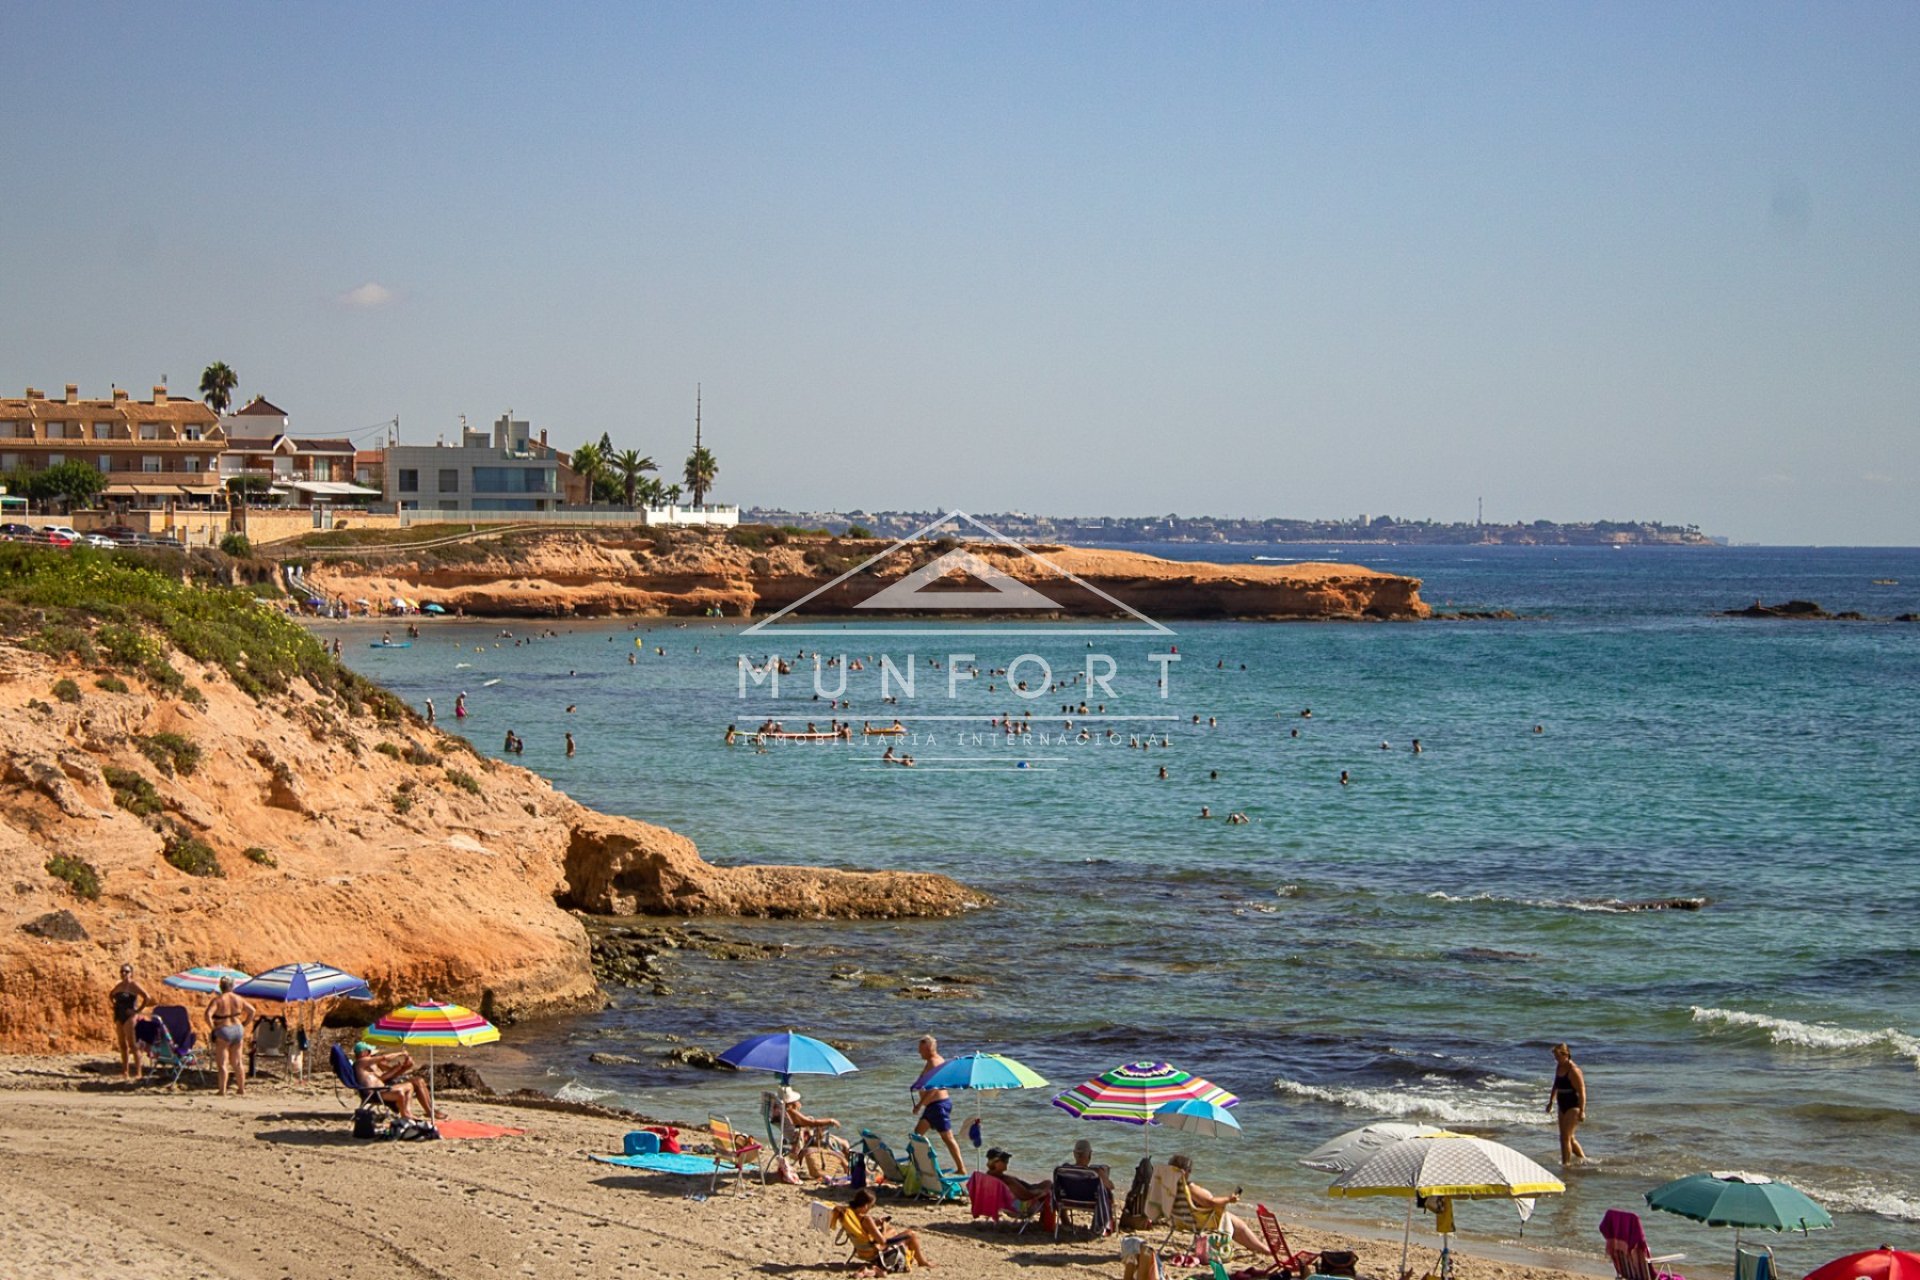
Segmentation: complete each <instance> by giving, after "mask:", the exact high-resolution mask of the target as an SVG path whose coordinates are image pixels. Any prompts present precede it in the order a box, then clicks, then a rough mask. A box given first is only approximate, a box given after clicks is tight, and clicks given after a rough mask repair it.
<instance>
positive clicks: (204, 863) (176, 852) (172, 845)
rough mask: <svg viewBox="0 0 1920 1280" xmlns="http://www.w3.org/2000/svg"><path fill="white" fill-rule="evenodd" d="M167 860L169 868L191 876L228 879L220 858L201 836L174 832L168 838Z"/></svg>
mask: <svg viewBox="0 0 1920 1280" xmlns="http://www.w3.org/2000/svg"><path fill="white" fill-rule="evenodd" d="M166 858H167V864H168V865H169V866H171V867H174V868H175V869H176V870H180V871H184V872H186V873H187V874H188V875H190V876H213V877H217V878H220V879H225V878H226V874H227V873H226V872H225V871H223V870H221V869H220V856H219V855H218V854H216V853H215V852H214V851H213V846H212V845H210V844H208V843H207V842H206V841H205V840H202V839H201V838H200V837H199V836H193V835H188V834H187V833H185V832H184V831H175V832H173V833H172V834H171V835H169V836H168V837H167V841H166Z"/></svg>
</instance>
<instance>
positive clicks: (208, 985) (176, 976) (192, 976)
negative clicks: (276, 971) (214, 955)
mask: <svg viewBox="0 0 1920 1280" xmlns="http://www.w3.org/2000/svg"><path fill="white" fill-rule="evenodd" d="M222 978H232V979H233V981H234V984H235V985H236V986H237V985H238V984H240V983H242V982H251V981H252V980H253V975H251V974H247V973H242V972H240V970H238V969H223V968H221V967H220V966H219V965H217V964H203V965H195V966H194V967H193V968H191V969H182V970H181V971H180V972H179V973H171V974H168V975H167V976H166V977H164V978H162V979H160V981H162V982H164V983H166V984H167V985H168V986H170V987H177V988H179V989H180V990H182V991H195V992H198V993H199V994H201V995H203V996H210V995H212V994H213V993H214V992H216V991H218V990H219V989H220V979H222Z"/></svg>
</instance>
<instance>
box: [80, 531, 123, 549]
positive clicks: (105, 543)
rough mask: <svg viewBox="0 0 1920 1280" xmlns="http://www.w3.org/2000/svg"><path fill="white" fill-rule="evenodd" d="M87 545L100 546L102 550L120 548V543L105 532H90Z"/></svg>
mask: <svg viewBox="0 0 1920 1280" xmlns="http://www.w3.org/2000/svg"><path fill="white" fill-rule="evenodd" d="M87 545H88V546H90V547H98V548H100V550H102V551H117V550H119V549H120V544H119V543H117V542H115V541H114V540H113V539H112V538H109V537H107V536H106V535H105V534H99V533H90V534H88V535H87Z"/></svg>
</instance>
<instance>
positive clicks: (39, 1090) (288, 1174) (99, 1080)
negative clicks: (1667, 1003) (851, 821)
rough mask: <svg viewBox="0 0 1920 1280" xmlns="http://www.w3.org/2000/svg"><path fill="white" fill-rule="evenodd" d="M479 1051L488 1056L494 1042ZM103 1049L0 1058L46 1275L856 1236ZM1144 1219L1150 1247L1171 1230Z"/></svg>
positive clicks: (1317, 1231) (692, 1271) (609, 1115)
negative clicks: (216, 1192)
mask: <svg viewBox="0 0 1920 1280" xmlns="http://www.w3.org/2000/svg"><path fill="white" fill-rule="evenodd" d="M464 1060H465V1061H466V1062H467V1064H468V1065H477V1066H478V1068H479V1069H481V1070H483V1071H484V1069H485V1066H486V1063H485V1057H484V1051H482V1052H481V1053H480V1054H478V1055H473V1054H469V1055H465V1059H464ZM107 1062H108V1059H107V1058H106V1057H105V1056H103V1055H99V1054H91V1055H59V1056H41V1055H21V1054H6V1055H0V1096H4V1097H5V1098H6V1100H7V1105H6V1106H5V1107H0V1171H4V1173H5V1174H6V1175H8V1176H5V1177H0V1215H4V1216H5V1217H7V1218H8V1219H9V1220H10V1221H13V1222H17V1223H24V1224H30V1225H28V1226H26V1227H24V1228H22V1230H21V1233H20V1234H21V1235H22V1237H23V1238H22V1239H21V1240H20V1241H18V1242H17V1243H16V1244H15V1245H14V1252H13V1254H12V1255H11V1256H12V1257H13V1259H14V1260H15V1261H16V1262H17V1263H19V1264H20V1265H21V1266H23V1267H24V1268H25V1269H26V1270H27V1271H28V1272H30V1273H32V1274H37V1275H43V1276H51V1277H62V1276H68V1275H76V1276H77V1275H82V1274H85V1275H118V1274H122V1273H123V1271H125V1272H126V1273H131V1271H132V1270H134V1269H136V1268H143V1269H144V1271H145V1273H151V1271H152V1270H153V1269H154V1266H155V1264H157V1263H162V1262H164V1263H167V1264H170V1265H166V1266H165V1267H164V1269H165V1270H167V1271H169V1272H174V1273H179V1274H214V1275H253V1274H274V1275H281V1276H287V1277H291V1278H292V1280H309V1278H311V1280H320V1278H321V1277H328V1278H329V1280H330V1278H331V1277H332V1276H334V1275H337V1274H338V1271H339V1269H340V1267H341V1265H342V1263H343V1258H342V1255H341V1251H342V1249H343V1248H345V1249H352V1250H356V1251H358V1252H360V1254H361V1255H362V1261H361V1262H360V1263H359V1264H357V1265H356V1266H355V1268H354V1269H355V1271H356V1274H360V1275H364V1276H386V1275H394V1276H399V1275H407V1276H418V1275H421V1274H427V1275H435V1276H441V1275H444V1276H468V1275H474V1274H484V1273H487V1272H495V1271H505V1270H508V1269H509V1268H514V1269H517V1271H518V1274H521V1275H528V1276H535V1277H541V1276H556V1277H557V1276H575V1275H581V1274H600V1273H602V1272H603V1271H607V1270H611V1269H612V1268H613V1267H615V1266H629V1265H633V1264H635V1263H639V1264H641V1265H646V1266H651V1267H652V1268H653V1269H654V1274H659V1275H672V1276H685V1277H690V1278H691V1277H722V1276H729V1277H733V1276H742V1275H748V1274H768V1273H770V1274H799V1273H803V1272H813V1271H818V1272H822V1273H826V1274H838V1273H840V1271H841V1269H840V1267H839V1266H838V1263H839V1260H840V1259H841V1258H843V1257H844V1256H845V1252H844V1250H841V1249H835V1248H833V1247H832V1246H831V1245H830V1244H829V1243H828V1241H827V1240H826V1238H825V1237H824V1236H822V1235H820V1234H818V1233H816V1232H813V1231H810V1230H809V1229H808V1228H807V1207H806V1206H807V1203H808V1202H809V1201H810V1200H814V1199H820V1200H826V1201H828V1202H832V1203H840V1202H843V1201H844V1199H845V1195H846V1192H845V1189H844V1188H820V1187H817V1186H799V1187H790V1186H783V1185H780V1184H778V1183H775V1184H771V1185H769V1186H767V1187H766V1188H764V1189H762V1188H761V1187H760V1186H759V1185H758V1184H757V1183H750V1184H749V1190H748V1191H747V1193H746V1194H741V1195H736V1194H734V1192H733V1190H732V1189H731V1187H730V1185H728V1184H724V1183H723V1185H722V1187H721V1190H720V1193H719V1194H718V1195H716V1196H714V1197H713V1198H711V1199H706V1198H704V1192H705V1190H706V1184H705V1181H704V1180H696V1179H689V1178H682V1177H674V1176H670V1175H659V1174H645V1173H639V1172H638V1171H628V1170H622V1169H618V1168H615V1167H610V1166H604V1165H597V1164H593V1163H590V1162H589V1161H588V1160H587V1159H586V1158H585V1157H586V1156H587V1155H589V1154H593V1153H600V1154H612V1153H614V1152H616V1151H617V1150H618V1149H619V1146H620V1141H621V1135H622V1134H623V1133H624V1132H625V1131H626V1130H627V1129H629V1128H633V1127H636V1126H637V1125H638V1124H639V1123H640V1122H641V1120H642V1118H641V1117H638V1116H634V1115H632V1114H631V1113H626V1114H620V1113H614V1112H611V1111H610V1110H609V1109H607V1108H599V1107H593V1106H591V1105H590V1104H576V1103H568V1102H563V1101H561V1100H558V1099H554V1098H552V1097H550V1096H546V1095H539V1096H537V1097H525V1096H522V1097H519V1098H515V1097H511V1096H508V1097H492V1098H483V1097H481V1096H479V1095H477V1094H473V1093H466V1092H456V1091H453V1090H448V1091H446V1092H445V1093H444V1100H445V1110H446V1111H447V1112H448V1113H449V1114H450V1115H453V1116H456V1117H458V1118H460V1119H463V1120H475V1121H479V1122H481V1123H485V1124H493V1125H500V1126H507V1127H512V1128H519V1129H524V1130H526V1132H525V1133H524V1134H523V1135H519V1136H513V1137H504V1138H500V1139H496V1140H492V1141H448V1142H436V1143H387V1142H361V1141H356V1140H355V1139H353V1138H352V1137H351V1136H350V1134H349V1128H350V1125H349V1117H350V1112H349V1110H348V1109H346V1108H345V1107H343V1106H340V1105H339V1104H337V1103H336V1101H335V1099H334V1091H333V1087H332V1083H331V1080H330V1079H323V1078H316V1079H315V1081H314V1082H313V1083H312V1084H311V1085H310V1086H308V1087H305V1088H302V1087H301V1086H299V1085H298V1084H297V1083H294V1082H289V1081H286V1080H281V1079H277V1078H272V1077H261V1078H258V1079H256V1080H255V1081H254V1082H253V1085H254V1087H253V1089H252V1091H251V1092H249V1094H248V1095H247V1096H246V1097H245V1098H240V1097H227V1098H221V1097H218V1096H217V1095H215V1093H214V1092H213V1090H212V1088H211V1087H210V1086H197V1085H183V1086H179V1087H173V1088H170V1087H168V1086H164V1085H159V1084H154V1083H148V1084H144V1085H137V1086H125V1087H122V1086H120V1085H119V1083H118V1081H117V1078H115V1077H113V1076H111V1075H110V1074H102V1073H101V1072H100V1071H99V1070H89V1069H87V1068H89V1067H96V1068H97V1067H98V1066H99V1065H101V1064H106V1063H107ZM111 1070H112V1068H111V1066H110V1065H109V1066H108V1067H107V1071H108V1072H110V1071H111ZM535 1092H536V1093H537V1091H535ZM188 1153H192V1154H193V1156H194V1159H193V1160H192V1161H191V1163H194V1164H196V1165H200V1166H201V1167H204V1168H208V1169H217V1170H218V1176H217V1177H216V1179H215V1181H214V1182H213V1184H212V1187H213V1188H215V1189H220V1190H223V1191H224V1193H225V1195H224V1203H223V1202H222V1200H223V1197H219V1196H216V1197H215V1198H213V1199H212V1200H211V1201H210V1202H209V1203H208V1205H207V1207H204V1208H203V1207H201V1206H200V1205H199V1204H196V1205H193V1206H184V1207H183V1205H182V1204H181V1202H180V1200H179V1198H178V1195H177V1191H178V1187H177V1184H176V1183H175V1182H174V1180H173V1179H172V1178H171V1177H170V1176H169V1175H168V1172H167V1171H169V1170H177V1169H178V1168H179V1167H181V1162H182V1161H183V1160H186V1159H187V1155H188ZM1115 1172H1116V1174H1117V1175H1118V1174H1120V1173H1121V1171H1120V1170H1119V1169H1116V1171H1115ZM206 1189H207V1188H203V1190H206ZM694 1194H701V1195H702V1196H703V1198H701V1199H694V1198H691V1196H692V1195H694ZM316 1196H317V1197H318V1198H317V1199H315V1197H316ZM1259 1198H1260V1197H1259V1196H1257V1195H1250V1196H1249V1197H1248V1201H1249V1203H1252V1202H1253V1201H1256V1200H1258V1199H1259ZM883 1202H884V1205H885V1208H886V1209H887V1211H888V1212H890V1213H892V1214H893V1215H894V1217H895V1219H896V1221H897V1222H898V1223H899V1224H900V1225H903V1226H911V1227H914V1228H916V1229H917V1230H919V1231H920V1232H921V1235H922V1238H923V1240H924V1241H925V1243H926V1246H927V1249H928V1252H929V1253H930V1255H931V1256H932V1258H933V1260H934V1261H935V1262H936V1263H937V1264H939V1267H940V1268H941V1269H943V1270H946V1271H948V1272H949V1273H950V1274H955V1275H963V1276H973V1277H980V1278H981V1280H1011V1278H1012V1277H1015V1276H1021V1275H1030V1274H1032V1273H1033V1271H1034V1270H1035V1269H1036V1268H1041V1269H1044V1270H1047V1271H1050V1272H1052V1273H1055V1274H1061V1275H1067V1276H1112V1275H1115V1274H1117V1273H1118V1269H1119V1260H1118V1245H1117V1241H1116V1239H1115V1238H1112V1237H1109V1238H1108V1239H1105V1240H1097V1239H1096V1240H1084V1239H1082V1238H1081V1236H1082V1235H1083V1234H1084V1233H1073V1234H1072V1235H1071V1236H1070V1237H1065V1238H1063V1239H1061V1240H1060V1241H1058V1242H1055V1241H1054V1240H1052V1239H1051V1238H1050V1237H1047V1236H1044V1235H1040V1234H1039V1233H1038V1231H1037V1230H1031V1231H1029V1232H1027V1233H1025V1234H1019V1235H1016V1234H1015V1233H1014V1231H1013V1230H1012V1229H1011V1228H1007V1227H999V1228H994V1227H988V1226H976V1225H973V1224H972V1223H971V1222H970V1220H969V1219H968V1217H967V1214H966V1210H965V1207H964V1206H963V1205H947V1206H933V1205H918V1204H911V1203H901V1202H898V1201H896V1200H895V1199H894V1198H893V1197H891V1196H888V1197H884V1201H883ZM1268 1203H1269V1204H1270V1205H1271V1207H1272V1208H1273V1209H1274V1210H1275V1212H1276V1213H1277V1214H1279V1216H1280V1218H1281V1221H1282V1223H1283V1224H1285V1225H1287V1226H1288V1227H1289V1231H1288V1236H1289V1239H1290V1240H1292V1242H1293V1244H1294V1246H1295V1247H1296V1248H1308V1249H1324V1248H1351V1249H1354V1250H1355V1251H1356V1252H1357V1253H1358V1254H1359V1255H1360V1259H1361V1274H1362V1275H1363V1276H1368V1277H1381V1276H1390V1275H1392V1274H1393V1270H1394V1268H1395V1267H1396V1266H1397V1264H1398V1247H1399V1239H1398V1233H1397V1232H1393V1233H1389V1232H1386V1231H1384V1230H1378V1229H1376V1230H1368V1229H1367V1228H1366V1226H1365V1225H1363V1224H1357V1223H1351V1222H1346V1221H1341V1220H1338V1219H1330V1218H1328V1217H1327V1216H1325V1215H1322V1214H1319V1213H1316V1212H1315V1211H1314V1210H1313V1209H1312V1208H1310V1207H1306V1206H1302V1205H1299V1204H1292V1203H1286V1202H1273V1201H1269V1202H1268ZM266 1212H273V1213H274V1214H275V1220H276V1222H278V1223H279V1224H281V1225H279V1226H277V1227H276V1229H275V1230H274V1231H273V1232H270V1233H265V1234H262V1233H260V1232H258V1230H257V1229H256V1227H255V1225H254V1224H255V1223H257V1221H258V1220H259V1216H260V1214H261V1213H266ZM1296 1224H1297V1225H1296ZM1142 1234H1143V1235H1144V1236H1145V1238H1147V1239H1148V1240H1149V1241H1151V1242H1156V1243H1157V1242H1158V1240H1159V1239H1160V1238H1161V1236H1163V1235H1164V1231H1163V1230H1158V1231H1149V1232H1144V1233H1142ZM1296 1237H1297V1238H1296ZM1428 1239H1429V1240H1430V1239H1431V1237H1430V1236H1429V1237H1428ZM102 1242H106V1243H104V1244H103V1243H102ZM1422 1246H1423V1242H1422V1240H1421V1239H1420V1237H1419V1235H1418V1233H1416V1238H1415V1248H1414V1252H1413V1255H1412V1258H1411V1262H1412V1264H1413V1265H1414V1267H1415V1269H1416V1271H1419V1270H1420V1269H1421V1268H1423V1267H1426V1266H1430V1265H1431V1264H1432V1259H1433V1254H1434V1251H1433V1249H1432V1248H1423V1247H1422ZM663 1250H665V1251H667V1252H662V1251H663ZM669 1255H670V1262H669ZM1454 1257H1455V1262H1456V1266H1457V1267H1459V1269H1460V1270H1461V1271H1462V1272H1463V1273H1470V1274H1471V1275H1472V1276H1473V1277H1475V1280H1591V1278H1592V1277H1602V1276H1607V1275H1610V1274H1611V1272H1610V1270H1609V1269H1608V1268H1607V1267H1606V1265H1605V1263H1604V1260H1601V1259H1598V1258H1597V1257H1589V1256H1585V1255H1579V1254H1573V1253H1565V1254H1563V1253H1561V1252H1560V1251H1558V1250H1550V1249H1543V1248H1536V1247H1534V1246H1531V1245H1524V1244H1514V1243H1511V1242H1507V1241H1484V1242H1483V1241H1478V1240H1476V1241H1473V1242H1472V1243H1471V1244H1470V1245H1469V1246H1468V1247H1467V1248H1466V1249H1464V1250H1460V1251H1456V1253H1455V1255H1454ZM1236 1259H1237V1260H1236V1261H1235V1262H1234V1263H1233V1266H1234V1267H1235V1268H1237V1267H1239V1266H1242V1265H1245V1260H1246V1256H1245V1254H1244V1252H1242V1253H1240V1254H1237V1255H1236ZM1694 1270H1695V1271H1698V1270H1699V1268H1697V1267H1696V1268H1694Z"/></svg>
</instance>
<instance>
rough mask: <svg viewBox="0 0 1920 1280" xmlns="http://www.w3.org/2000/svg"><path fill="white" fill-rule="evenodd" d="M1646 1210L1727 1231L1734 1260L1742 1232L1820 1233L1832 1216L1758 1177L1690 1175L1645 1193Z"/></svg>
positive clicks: (1804, 1195) (1793, 1189)
mask: <svg viewBox="0 0 1920 1280" xmlns="http://www.w3.org/2000/svg"><path fill="white" fill-rule="evenodd" d="M1646 1200H1647V1205H1648V1207H1650V1208H1654V1209H1658V1210H1660V1212H1662V1213H1672V1214H1678V1215H1679V1216H1680V1217H1682V1218H1691V1219H1693V1220H1694V1221H1695V1222H1704V1223H1706V1224H1707V1225H1708V1226H1710V1227H1732V1228H1733V1254H1734V1260H1735V1262H1736V1263H1737V1262H1738V1261H1739V1257H1740V1233H1741V1232H1743V1231H1749V1230H1753V1231H1798V1232H1800V1233H1801V1234H1802V1235H1805V1234H1806V1233H1807V1232H1809V1231H1824V1230H1826V1229H1827V1228H1829V1227H1831V1226H1832V1225H1833V1216H1832V1215H1831V1214H1829V1213H1828V1212H1827V1211H1826V1210H1825V1209H1822V1208H1821V1207H1820V1206H1819V1205H1817V1204H1815V1203H1814V1202H1813V1200H1812V1199H1811V1198H1810V1197H1809V1196H1808V1195H1807V1193H1806V1192H1804V1191H1802V1190H1800V1189H1799V1188H1798V1187H1794V1186H1789V1185H1788V1184H1787V1183H1784V1182H1775V1181H1774V1180H1773V1179H1772V1178H1769V1177H1768V1176H1767V1175H1766V1174H1764V1173H1690V1174H1688V1175H1687V1176H1686V1177H1684V1178H1675V1179H1674V1180H1673V1181H1672V1182H1668V1183H1664V1184H1662V1185H1661V1186H1657V1187H1655V1188H1654V1189H1653V1190H1651V1191H1649V1192H1647V1195H1646Z"/></svg>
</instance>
